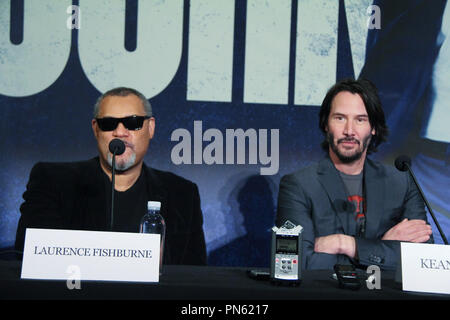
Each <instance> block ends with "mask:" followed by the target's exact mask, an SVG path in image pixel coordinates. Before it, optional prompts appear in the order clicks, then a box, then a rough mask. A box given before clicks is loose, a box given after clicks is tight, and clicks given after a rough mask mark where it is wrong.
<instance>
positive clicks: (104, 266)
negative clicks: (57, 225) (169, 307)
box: [21, 228, 160, 282]
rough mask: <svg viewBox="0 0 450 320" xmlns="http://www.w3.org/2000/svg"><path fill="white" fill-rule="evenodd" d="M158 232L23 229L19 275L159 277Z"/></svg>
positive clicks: (146, 279) (142, 279) (109, 278)
mask: <svg viewBox="0 0 450 320" xmlns="http://www.w3.org/2000/svg"><path fill="white" fill-rule="evenodd" d="M159 252H160V235H155V234H142V233H126V232H98V231H76V230H53V229H32V228H28V229H27V230H26V236H25V246H24V254H23V262H22V274H21V277H22V278H23V279H51V280H69V279H73V280H80V281H83V280H101V281H133V282H158V281H159Z"/></svg>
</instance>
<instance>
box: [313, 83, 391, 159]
mask: <svg viewBox="0 0 450 320" xmlns="http://www.w3.org/2000/svg"><path fill="white" fill-rule="evenodd" d="M342 91H348V92H351V93H353V94H355V93H356V94H358V95H359V96H360V97H361V99H362V100H363V102H364V106H365V107H366V111H367V114H368V116H369V123H370V125H371V127H372V128H374V129H375V135H373V136H372V139H371V141H370V144H369V146H368V147H367V154H370V153H372V152H376V151H377V147H378V146H379V145H380V144H381V143H382V142H385V141H386V140H387V136H388V134H389V130H388V127H387V125H386V120H385V117H384V111H383V108H382V106H381V101H380V97H379V96H378V89H377V88H376V86H375V85H374V84H373V83H372V82H371V81H369V80H367V79H358V80H354V79H344V80H341V81H339V82H337V83H336V84H335V85H334V86H332V87H331V88H330V89H329V90H328V92H327V94H326V96H325V98H324V99H323V102H322V106H321V108H320V112H319V128H320V130H322V132H323V133H324V135H325V140H324V141H323V142H322V148H323V149H324V150H325V151H328V148H329V143H328V140H327V132H326V130H325V129H326V127H327V125H328V117H329V115H330V111H331V103H332V102H333V99H334V97H335V96H336V95H337V94H338V93H339V92H342Z"/></svg>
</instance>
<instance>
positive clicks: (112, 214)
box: [111, 148, 117, 231]
mask: <svg viewBox="0 0 450 320" xmlns="http://www.w3.org/2000/svg"><path fill="white" fill-rule="evenodd" d="M116 152H117V148H114V153H113V157H112V175H111V231H112V230H113V225H114V189H115V188H114V186H115V178H116Z"/></svg>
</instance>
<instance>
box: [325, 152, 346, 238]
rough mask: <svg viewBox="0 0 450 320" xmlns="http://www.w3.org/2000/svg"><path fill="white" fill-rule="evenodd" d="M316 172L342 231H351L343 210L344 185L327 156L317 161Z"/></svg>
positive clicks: (344, 200)
mask: <svg viewBox="0 0 450 320" xmlns="http://www.w3.org/2000/svg"><path fill="white" fill-rule="evenodd" d="M317 173H318V177H319V181H320V183H321V184H322V186H323V188H324V189H325V191H326V192H327V194H328V197H329V199H330V203H331V205H332V207H333V208H334V212H335V214H336V215H337V216H338V218H339V221H340V222H341V225H342V227H343V229H344V233H345V234H350V233H352V231H351V230H349V229H350V226H349V225H348V224H347V219H346V216H345V215H346V214H347V213H346V212H345V207H344V205H343V203H344V202H346V201H347V192H346V191H345V190H346V189H345V185H344V182H343V181H342V178H341V177H340V175H339V172H338V171H337V170H336V168H335V167H334V165H333V163H332V162H331V160H330V158H329V157H327V158H325V159H323V160H322V161H320V162H319V166H318V168H317Z"/></svg>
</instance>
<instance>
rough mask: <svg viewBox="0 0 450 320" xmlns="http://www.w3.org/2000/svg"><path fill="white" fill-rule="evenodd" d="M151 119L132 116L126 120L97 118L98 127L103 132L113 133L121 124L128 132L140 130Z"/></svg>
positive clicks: (125, 118)
mask: <svg viewBox="0 0 450 320" xmlns="http://www.w3.org/2000/svg"><path fill="white" fill-rule="evenodd" d="M146 119H150V117H149V116H130V117H124V118H111V117H105V118H95V121H97V123H98V127H99V128H100V130H102V131H113V130H115V129H116V128H117V126H118V125H119V122H122V124H123V125H124V126H125V128H127V129H128V130H140V129H141V128H142V125H143V124H144V120H146Z"/></svg>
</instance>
